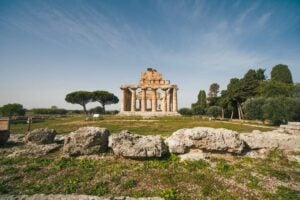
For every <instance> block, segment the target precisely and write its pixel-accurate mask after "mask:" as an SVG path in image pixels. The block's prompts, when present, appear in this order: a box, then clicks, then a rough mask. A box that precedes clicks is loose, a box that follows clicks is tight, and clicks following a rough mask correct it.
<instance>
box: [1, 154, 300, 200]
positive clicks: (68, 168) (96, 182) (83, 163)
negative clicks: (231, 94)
mask: <svg viewBox="0 0 300 200" xmlns="http://www.w3.org/2000/svg"><path fill="white" fill-rule="evenodd" d="M284 159H285V157H284V155H283V154H282V152H281V151H278V150H276V151H273V152H271V153H270V155H269V156H268V157H267V158H266V159H249V158H244V157H236V158H235V159H234V161H232V162H229V161H226V160H224V159H212V160H211V163H208V162H207V161H203V160H200V161H194V162H191V161H189V162H180V161H179V159H178V156H176V155H171V156H169V157H167V158H164V159H150V160H144V161H139V160H130V159H121V158H119V159H110V158H101V159H99V160H90V159H88V158H84V159H76V158H59V157H58V156H57V152H56V153H52V154H50V155H49V156H47V158H26V159H23V158H2V157H0V194H36V193H45V194H56V193H61V194H71V193H76V194H90V195H98V196H102V195H116V196H133V197H145V196H161V197H164V198H165V199H204V198H208V197H209V198H210V199H241V198H242V199H284V196H285V195H286V196H287V197H289V199H297V197H298V196H297V195H298V194H299V190H297V189H295V188H294V189H293V188H288V187H284V186H280V187H278V189H277V190H276V191H275V192H272V191H269V189H268V187H265V183H264V179H262V177H264V176H269V177H273V178H275V179H277V180H278V181H283V182H287V183H292V182H294V183H297V182H298V181H299V170H300V169H299V168H296V167H294V166H293V165H291V164H290V163H286V162H282V160H284ZM211 166H214V167H211ZM262 166H264V167H262ZM274 170H275V171H274ZM253 173H255V174H256V175H255V174H253ZM257 174H259V176H257ZM224 180H233V181H234V182H235V183H236V184H240V185H243V186H244V187H246V188H247V191H244V190H241V189H239V188H238V187H236V185H230V184H228V183H227V182H226V181H225V182H224ZM248 190H249V191H248ZM252 190H254V191H256V192H257V194H256V193H253V192H251V191H252Z"/></svg>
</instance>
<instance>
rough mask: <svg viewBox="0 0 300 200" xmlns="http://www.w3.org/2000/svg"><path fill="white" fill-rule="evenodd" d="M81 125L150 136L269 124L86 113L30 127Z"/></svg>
mask: <svg viewBox="0 0 300 200" xmlns="http://www.w3.org/2000/svg"><path fill="white" fill-rule="evenodd" d="M27 126H28V125H27V124H22V123H18V124H12V125H11V131H12V133H17V134H25V133H26V132H27V128H28V127H27ZM82 126H98V127H105V128H108V129H109V130H110V131H111V132H112V133H115V132H120V131H121V130H129V131H131V132H134V133H137V134H141V135H149V134H159V135H164V136H168V135H170V134H171V133H173V132H174V131H176V130H178V129H181V128H193V127H199V126H203V127H212V128H226V129H230V130H235V131H238V132H251V131H252V130H255V129H256V130H262V131H265V130H270V128H268V127H264V128H261V127H253V126H249V125H245V124H242V123H241V124H235V123H228V122H222V121H210V120H207V119H201V118H199V117H160V118H153V119H150V120H143V119H142V118H141V117H118V116H104V118H103V120H97V121H86V120H85V116H69V117H63V118H56V119H47V120H39V121H38V122H34V123H33V124H32V125H31V129H36V128H43V127H48V128H54V129H55V130H56V131H57V132H58V133H60V134H68V133H70V132H72V131H74V130H76V129H78V128H80V127H82Z"/></svg>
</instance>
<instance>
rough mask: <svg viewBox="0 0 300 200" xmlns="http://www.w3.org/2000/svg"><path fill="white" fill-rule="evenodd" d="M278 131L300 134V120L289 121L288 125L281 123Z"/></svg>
mask: <svg viewBox="0 0 300 200" xmlns="http://www.w3.org/2000/svg"><path fill="white" fill-rule="evenodd" d="M278 131H279V132H281V133H286V134H291V135H299V136H300V122H288V124H287V125H280V128H279V129H278Z"/></svg>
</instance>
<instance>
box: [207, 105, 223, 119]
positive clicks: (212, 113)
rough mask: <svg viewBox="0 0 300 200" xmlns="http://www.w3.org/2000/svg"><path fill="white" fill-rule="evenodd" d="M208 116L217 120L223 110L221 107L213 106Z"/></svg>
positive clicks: (208, 111) (208, 110) (209, 109)
mask: <svg viewBox="0 0 300 200" xmlns="http://www.w3.org/2000/svg"><path fill="white" fill-rule="evenodd" d="M206 114H207V115H208V116H210V117H213V118H217V117H218V116H220V115H221V114H222V109H221V107H219V106H211V107H209V108H208V109H207V111H206Z"/></svg>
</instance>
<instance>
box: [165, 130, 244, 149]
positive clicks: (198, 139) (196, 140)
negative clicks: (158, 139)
mask: <svg viewBox="0 0 300 200" xmlns="http://www.w3.org/2000/svg"><path fill="white" fill-rule="evenodd" d="M166 144H167V145H168V146H169V151H170V152H171V153H176V154H184V153H187V152H189V151H190V149H201V150H204V151H211V152H228V153H235V154H241V153H242V151H243V150H244V148H245V144H244V141H243V140H241V139H240V137H239V134H238V133H237V132H235V131H231V130H227V129H223V128H220V129H214V128H205V127H197V128H192V129H180V130H177V131H176V132H174V133H173V134H172V135H171V136H170V137H168V138H167V139H166Z"/></svg>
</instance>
